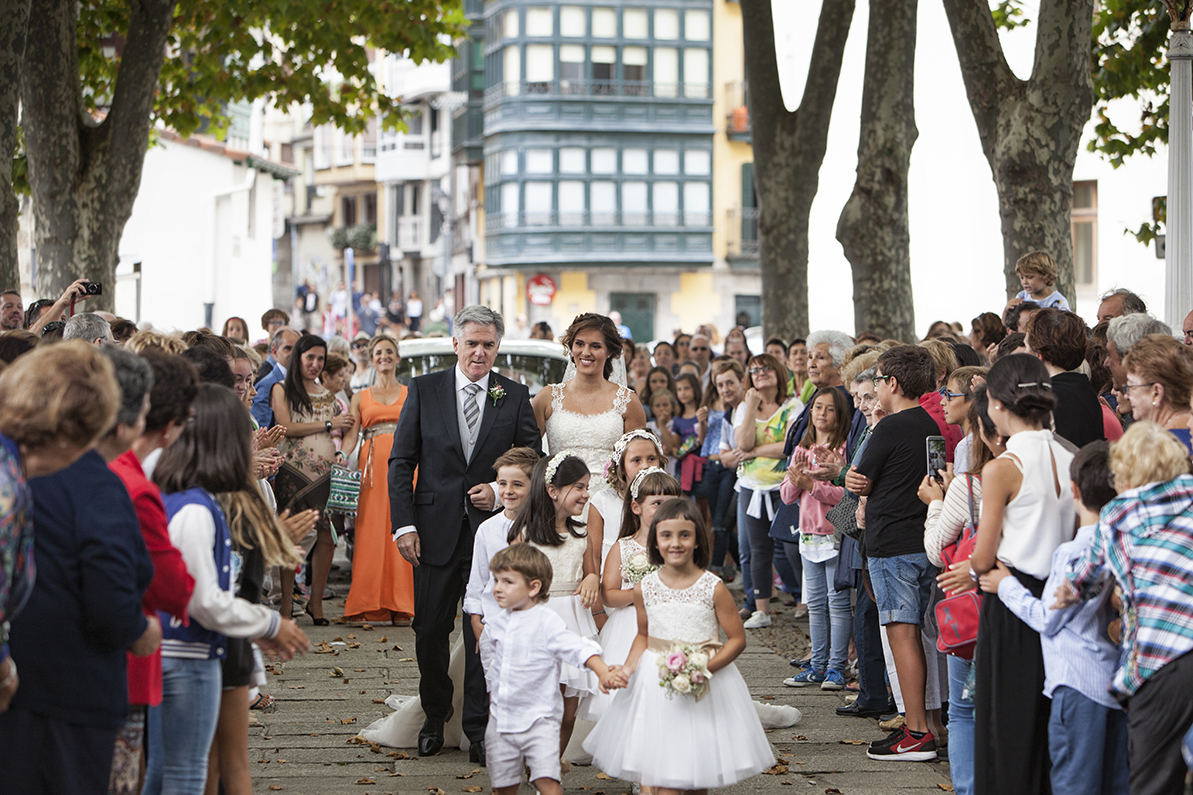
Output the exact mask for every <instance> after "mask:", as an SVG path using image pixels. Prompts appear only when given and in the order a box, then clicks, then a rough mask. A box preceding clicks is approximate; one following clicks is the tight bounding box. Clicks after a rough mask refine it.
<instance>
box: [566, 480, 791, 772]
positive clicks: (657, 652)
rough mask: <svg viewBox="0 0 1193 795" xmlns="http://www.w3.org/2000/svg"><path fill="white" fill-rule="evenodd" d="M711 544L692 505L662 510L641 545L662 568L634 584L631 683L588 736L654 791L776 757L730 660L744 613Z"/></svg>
mask: <svg viewBox="0 0 1193 795" xmlns="http://www.w3.org/2000/svg"><path fill="white" fill-rule="evenodd" d="M710 547H711V542H710V540H709V537H708V533H707V531H706V529H705V527H704V520H703V519H702V518H701V516H700V510H699V509H698V508H697V507H696V504H695V503H694V502H692V501H691V500H688V499H684V498H682V497H680V498H673V499H671V500H668V501H667V502H665V503H664V504H663V505H662V506H660V507H659V508H658V510H657V512H656V513H655V515H654V521H653V522H652V523H651V526H650V532H649V536H648V541H647V551H648V554H649V556H650V560H651V562H652V563H653V564H654V565H656V566H659V567H660V569H659V570H658V571H656V572H653V573H651V574H648V575H646V577H644V578H643V579H642V581H641V582H640V583H638V585H635V586H634V597H633V598H634V607H635V610H636V611H637V614H638V636H637V638H635V640H634V644H633V648H632V649H631V650H630V654H629V658H628V659H627V660H626V664H625V666H624V669H623V673H624V674H625V675H627V676H629V684H628V685H627V688H626V690H625V692H623V693H620V694H619V695H618V696H617V697H616V698H614V699H613V702H612V703H611V704H610V705H609V708H608V709H607V710H606V711H605V715H604V716H603V717H602V718H601V720H600V722H599V723H597V726H596V728H595V729H594V730H593V732H592V734H590V735H589V736H588V739H587V740H586V741H585V743H584V748H585V749H586V750H588V751H589V752H590V753H591V754H592V756H593V763H594V764H595V765H597V766H598V767H600V768H601V769H602V770H603V771H604V772H605V773H607V774H609V775H611V776H615V777H617V778H620V779H623V780H626V781H633V782H638V783H640V784H642V785H643V786H650V787H653V788H654V790H655V792H656V793H658V794H659V795H665V793H668V792H674V791H693V790H694V791H701V790H706V789H708V788H710V787H725V786H729V785H730V784H733V783H735V782H738V781H741V780H743V779H745V778H748V777H750V776H752V775H754V774H756V773H760V772H762V771H763V770H766V769H767V768H769V767H770V766H771V765H773V764H774V763H775V760H774V755H773V754H772V753H771V748H770V743H769V742H767V739H766V735H765V734H764V733H763V731H762V724H761V723H760V722H759V720H758V715H757V713H756V712H755V711H754V706H753V704H751V703H750V693H749V690H748V689H747V688H746V683H745V681H744V680H743V679H742V677H741V674H739V673H738V671H737V668H736V667H735V666H734V665H733V661H734V659H736V658H737V656H738V655H739V654H741V652H742V649H744V648H745V645H746V635H745V630H744V629H743V628H742V623H741V617H740V616H738V614H737V608H736V606H735V605H734V603H733V597H731V596H730V595H729V592H728V590H726V588H725V586H724V584H723V583H722V582H721V578H720V577H718V576H716V575H715V574H711V573H709V572H707V571H705V570H704V567H705V566H707V565H708V560H709V556H710V553H711V551H712V550H711V548H710ZM718 626H719V627H720V629H723V630H724V632H725V635H726V641H725V644H724V645H723V646H722V645H721V644H720V643H719V641H718V638H719V637H720V633H719V632H718Z"/></svg>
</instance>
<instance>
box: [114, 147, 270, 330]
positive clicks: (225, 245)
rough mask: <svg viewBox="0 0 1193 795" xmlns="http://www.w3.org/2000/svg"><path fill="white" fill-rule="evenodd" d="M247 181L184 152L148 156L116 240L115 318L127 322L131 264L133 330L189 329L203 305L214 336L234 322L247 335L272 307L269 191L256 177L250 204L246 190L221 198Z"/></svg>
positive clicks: (229, 165) (216, 158) (202, 154)
mask: <svg viewBox="0 0 1193 795" xmlns="http://www.w3.org/2000/svg"><path fill="white" fill-rule="evenodd" d="M247 173H248V170H247V169H245V168H244V167H243V166H237V165H235V164H234V163H233V162H232V160H231V159H229V158H227V157H225V156H223V155H221V154H217V153H214V152H210V151H206V150H204V149H200V148H197V147H194V146H190V145H187V144H179V143H176V142H173V141H164V142H163V143H162V145H160V146H155V147H152V148H150V150H149V152H148V153H147V154H146V156H145V169H144V172H143V174H142V177H141V189H140V192H139V193H138V194H137V200H136V202H135V203H134V205H133V213H132V217H131V218H130V219H129V222H128V224H127V225H126V226H125V228H124V235H123V237H122V238H121V241H120V259H121V267H120V269H119V271H118V277H117V285H116V312H117V314H119V315H121V316H122V317H128V318H133V317H136V316H137V307H136V281H135V279H134V278H133V277H132V275H131V271H132V263H133V262H136V261H139V262H140V263H141V307H140V319H141V321H142V322H149V323H152V324H153V325H154V326H156V327H159V328H177V329H193V328H197V327H199V326H202V325H203V324H204V321H205V317H204V305H205V304H206V303H209V302H210V303H213V304H214V307H213V315H212V325H213V328H214V330H215V331H217V332H218V331H219V330H220V329H221V328H222V326H223V322H224V321H225V320H226V319H227V318H228V317H231V316H233V315H236V316H240V317H243V318H245V319H246V320H247V321H248V324H249V328H250V330H253V331H254V333H255V330H256V328H257V326H258V325H259V323H258V320H259V318H260V317H261V315H262V314H263V313H264V312H265V310H266V309H269V308H270V307H271V305H272V298H271V296H272V292H271V289H272V288H271V278H272V272H273V256H274V255H273V245H274V241H273V239H272V232H273V229H272V226H273V224H272V220H273V208H272V201H273V192H272V177H271V176H270V175H268V174H264V173H258V174H257V176H256V178H255V182H254V186H253V190H254V192H255V200H250V194H249V192H248V191H244V190H240V191H237V192H234V193H227V191H229V190H230V189H232V188H236V187H243V186H244V185H245V179H246V175H247ZM219 194H223V195H219ZM250 206H252V207H253V208H254V209H253V223H252V225H251V226H252V228H251V229H250V223H249V217H248V216H249V210H250ZM285 266H286V267H288V266H289V264H288V263H285Z"/></svg>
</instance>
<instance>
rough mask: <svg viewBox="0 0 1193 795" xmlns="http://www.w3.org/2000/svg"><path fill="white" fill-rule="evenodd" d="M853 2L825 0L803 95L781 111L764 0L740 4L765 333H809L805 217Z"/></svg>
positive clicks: (772, 35) (817, 183)
mask: <svg viewBox="0 0 1193 795" xmlns="http://www.w3.org/2000/svg"><path fill="white" fill-rule="evenodd" d="M853 9H854V0H824V5H823V6H822V7H821V11H820V20H819V23H818V25H817V29H816V40H815V43H814V44H813V46H812V53H811V62H810V67H809V70H808V78H807V82H806V84H805V86H804V95H803V100H802V101H801V102H800V106H799V108H798V109H797V110H795V111H788V110H787V109H786V107H784V105H783V95H782V91H781V90H780V87H779V67H778V58H777V56H776V54H775V29H774V21H773V19H772V17H771V4H770V0H742V3H741V11H742V28H743V37H744V39H745V42H744V43H745V59H746V79H747V80H748V81H749V84H750V91H749V99H748V102H749V108H750V129H751V136H752V138H753V146H754V184H755V187H756V190H757V192H758V203H759V223H758V228H759V238H760V252H759V267H760V269H761V272H762V327H763V329H764V332H765V335H766V336H767V337H771V336H779V337H783V338H784V339H791V338H794V337H803V336H807V333H808V218H809V214H810V213H811V210H812V200H813V199H814V198H815V197H816V191H817V190H818V189H819V187H820V165H821V163H822V162H823V161H824V152H825V148H826V147H827V144H828V127H829V119H830V118H831V115H832V110H833V102H834V101H835V99H836V96H837V81H838V78H839V77H840V74H841V60H842V58H843V56H844V54H845V41H846V39H847V38H848V36H849V26H850V24H851V23H852V21H853Z"/></svg>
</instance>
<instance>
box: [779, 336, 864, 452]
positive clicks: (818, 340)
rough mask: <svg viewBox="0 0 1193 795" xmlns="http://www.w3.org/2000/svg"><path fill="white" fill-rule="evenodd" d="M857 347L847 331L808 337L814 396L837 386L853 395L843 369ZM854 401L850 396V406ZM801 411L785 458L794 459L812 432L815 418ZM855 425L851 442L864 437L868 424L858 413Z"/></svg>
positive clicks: (791, 432) (788, 438) (808, 363)
mask: <svg viewBox="0 0 1193 795" xmlns="http://www.w3.org/2000/svg"><path fill="white" fill-rule="evenodd" d="M853 347H854V344H853V339H852V338H850V336H849V335H848V334H846V333H845V332H843V331H813V332H812V333H811V334H809V335H808V359H807V367H808V381H809V383H811V385H812V391H813V392H815V391H816V390H817V389H823V388H824V387H830V386H835V387H837V388H838V389H840V390H842V391H844V392H846V393H848V392H849V390H848V388H847V387H846V385H845V384H844V383H842V381H841V368H842V367H844V366H845V357H846V355H847V354H848V353H849V351H850V350H851V349H852V348H853ZM852 397H853V396H852V395H850V405H852ZM800 411H801V412H802V413H800V414H799V416H798V418H797V419H796V421H795V422H794V423H793V424H792V426H791V431H790V433H788V434H787V440H786V442H785V444H784V445H783V455H784V456H785V457H789V456H790V455H791V453H792V451H794V450H795V447H796V445H797V444H799V440H800V439H802V438H804V434H805V433H806V432H807V430H808V421H809V420H810V419H811V418H810V417H809V416H808V412H806V411H803V410H802V409H801V410H800ZM852 422H853V425H852V427H851V428H850V431H849V437H850V438H851V439H853V438H856V437H857V435H858V434H859V433H861V426H862V425H864V424H865V420H864V419H862V418H861V417H859V416H858V414H857V412H856V411H855V412H853V420H852Z"/></svg>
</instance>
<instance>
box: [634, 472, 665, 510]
mask: <svg viewBox="0 0 1193 795" xmlns="http://www.w3.org/2000/svg"><path fill="white" fill-rule="evenodd" d="M655 472H659V473H661V474H663V475H666V474H667V470H665V469H660V468H659V467H647V468H646V469H644V470H642V471H641V472H639V473H638V474H637V475H634V482H633V483H631V484H630V499H632V500H633V501H634V502H637V501H638V490H639V489H640V488H642V481H643V480H646V476H647V475H653V474H654V473H655Z"/></svg>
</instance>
